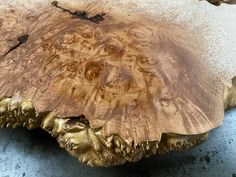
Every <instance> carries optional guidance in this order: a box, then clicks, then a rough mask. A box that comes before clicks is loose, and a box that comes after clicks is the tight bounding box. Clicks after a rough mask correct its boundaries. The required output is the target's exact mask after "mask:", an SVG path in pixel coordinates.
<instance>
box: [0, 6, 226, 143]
mask: <svg viewBox="0 0 236 177" xmlns="http://www.w3.org/2000/svg"><path fill="white" fill-rule="evenodd" d="M114 14H115V13H113V14H112V15H110V14H109V13H105V15H104V17H103V18H104V20H103V21H101V22H100V23H92V22H91V21H89V20H81V19H77V18H72V17H71V15H70V14H68V13H65V12H63V11H62V10H61V9H57V8H53V7H50V8H49V11H47V10H45V11H44V12H43V13H42V14H39V15H36V16H32V17H31V18H33V19H34V20H33V22H31V25H30V22H29V20H27V18H26V17H27V16H24V17H23V20H22V19H21V20H20V21H18V20H17V19H18V17H17V14H16V15H15V16H14V12H13V14H12V16H13V17H11V18H12V19H10V17H7V18H6V19H1V24H2V25H0V28H1V32H0V39H1V43H0V45H1V51H0V55H1V59H0V68H1V70H0V97H1V98H2V97H11V96H13V97H15V98H16V99H22V100H25V99H32V101H33V103H34V106H35V108H36V111H37V112H38V113H39V112H46V111H54V112H56V113H57V115H58V116H61V117H66V116H77V115H82V114H83V115H85V117H86V118H87V119H88V120H89V122H90V124H91V126H92V127H102V129H103V133H104V135H105V136H108V135H110V134H119V135H120V136H121V137H122V138H124V139H125V140H131V141H135V142H141V141H147V140H150V141H151V140H158V139H160V136H161V134H162V133H164V132H174V133H179V134H200V133H204V132H207V131H209V130H210V129H212V128H215V127H217V126H219V125H220V123H221V122H222V118H223V100H222V99H223V98H222V95H223V85H222V84H220V83H219V82H216V80H214V78H212V77H211V75H210V74H209V73H208V68H207V66H205V65H204V64H203V63H201V62H200V61H201V60H200V57H201V56H202V53H203V52H204V50H203V46H202V45H204V43H203V44H201V43H200V42H199V41H197V40H196V39H198V38H200V34H199V36H197V35H196V34H190V32H189V31H188V29H185V27H184V26H181V24H174V23H171V22H164V21H159V22H154V21H152V20H151V19H149V18H148V17H145V16H138V15H130V16H125V17H124V15H119V14H117V16H116V15H114ZM5 20H8V21H10V22H11V23H12V24H9V23H8V24H4V23H6V22H5ZM14 20H15V21H14ZM21 22H22V23H21ZM19 23H20V24H19ZM18 25H19V26H20V27H19V28H18ZM32 26H34V27H33V28H32ZM13 28H17V30H16V31H15V32H14V31H12V29H13ZM21 28H22V29H21ZM8 29H9V30H8ZM10 30H11V32H10ZM6 31H8V33H7V34H5V33H6ZM6 35H7V36H8V37H6ZM22 35H29V37H28V41H27V42H26V43H24V44H22V45H21V46H20V47H18V48H17V49H15V50H12V51H10V52H8V51H9V49H11V47H13V46H14V45H16V44H17V39H18V38H19V37H20V36H22ZM9 36H11V37H9ZM9 38H11V40H12V42H9ZM203 41H204V40H203ZM6 52H8V53H7V55H5V54H6Z"/></svg>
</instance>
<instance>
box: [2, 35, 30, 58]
mask: <svg viewBox="0 0 236 177" xmlns="http://www.w3.org/2000/svg"><path fill="white" fill-rule="evenodd" d="M28 39H29V35H27V34H26V35H23V36H20V37H18V38H17V41H18V43H17V44H16V45H14V46H13V47H11V48H10V49H9V50H8V51H7V52H6V53H5V55H4V56H6V55H7V54H9V53H10V52H12V51H13V50H15V49H17V48H18V47H20V46H21V45H22V44H24V43H26V42H27V41H28Z"/></svg>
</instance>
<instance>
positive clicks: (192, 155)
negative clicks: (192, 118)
mask: <svg viewBox="0 0 236 177" xmlns="http://www.w3.org/2000/svg"><path fill="white" fill-rule="evenodd" d="M41 134H42V136H41ZM0 176H1V177H24V176H25V177H44V176H45V177H169V176H170V177H173V176H175V177H180V176H181V177H185V176H188V177H236V109H234V110H230V111H228V112H226V116H225V122H224V124H223V125H222V126H221V127H220V128H218V129H216V130H213V131H212V132H211V134H210V138H209V140H208V141H207V142H205V143H203V144H202V145H200V146H198V147H196V148H194V149H192V150H189V151H187V152H184V153H171V154H169V155H165V156H160V157H152V158H149V159H144V160H142V161H140V162H138V163H135V164H126V165H123V166H119V167H112V168H90V167H87V166H84V165H82V164H80V162H79V161H77V160H76V159H74V158H73V157H71V156H69V155H68V154H67V153H66V152H65V151H64V150H63V149H60V148H59V147H58V145H57V143H56V141H55V140H54V139H51V138H49V137H48V136H46V134H44V133H42V132H38V131H37V132H36V131H33V132H29V131H27V130H25V129H16V130H9V129H2V130H0Z"/></svg>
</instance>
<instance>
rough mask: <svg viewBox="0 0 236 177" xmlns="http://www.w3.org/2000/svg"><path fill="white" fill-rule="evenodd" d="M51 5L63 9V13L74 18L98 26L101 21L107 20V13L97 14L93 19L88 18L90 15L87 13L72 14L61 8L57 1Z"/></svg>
mask: <svg viewBox="0 0 236 177" xmlns="http://www.w3.org/2000/svg"><path fill="white" fill-rule="evenodd" d="M51 4H52V5H53V6H55V7H56V8H59V9H61V10H62V11H63V12H67V13H69V14H70V15H72V16H73V17H74V18H79V19H80V20H87V21H90V22H93V23H97V24H98V23H100V22H101V21H103V20H105V19H104V16H105V13H101V14H96V15H94V16H92V17H88V14H87V12H86V11H76V12H71V11H70V10H68V9H65V8H63V7H61V6H59V4H58V2H57V1H53V2H52V3H51Z"/></svg>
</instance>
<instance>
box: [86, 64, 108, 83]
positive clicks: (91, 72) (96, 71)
mask: <svg viewBox="0 0 236 177" xmlns="http://www.w3.org/2000/svg"><path fill="white" fill-rule="evenodd" d="M103 67H104V65H103V63H102V62H99V61H96V62H89V63H87V64H86V66H85V77H86V79H87V80H89V81H93V80H95V79H97V78H98V77H99V75H100V73H101V70H102V69H103Z"/></svg>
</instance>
